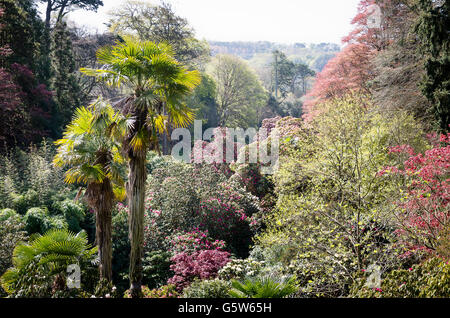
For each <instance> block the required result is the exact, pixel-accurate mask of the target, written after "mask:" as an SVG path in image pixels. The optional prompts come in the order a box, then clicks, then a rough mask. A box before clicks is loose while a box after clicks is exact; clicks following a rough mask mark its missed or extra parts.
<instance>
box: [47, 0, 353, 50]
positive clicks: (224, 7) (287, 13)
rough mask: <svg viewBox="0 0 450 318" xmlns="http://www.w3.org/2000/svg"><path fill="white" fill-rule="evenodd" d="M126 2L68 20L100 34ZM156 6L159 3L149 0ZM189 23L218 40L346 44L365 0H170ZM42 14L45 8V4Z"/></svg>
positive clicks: (108, 0)
mask: <svg viewBox="0 0 450 318" xmlns="http://www.w3.org/2000/svg"><path fill="white" fill-rule="evenodd" d="M123 2H124V0H103V3H104V6H103V7H102V8H100V9H99V10H98V12H97V13H94V12H88V11H83V10H78V11H75V12H73V13H70V14H69V19H70V20H73V21H75V22H76V23H77V24H78V25H86V26H89V27H90V28H93V29H97V30H98V31H100V32H103V31H105V30H106V27H105V26H104V25H103V23H105V22H107V21H108V17H107V12H108V11H110V10H114V8H116V7H118V6H120V4H121V3H123ZM145 2H150V3H153V4H157V3H159V1H156V0H150V1H147V0H145ZM166 2H169V3H171V4H172V5H173V8H174V10H175V12H176V13H177V14H178V15H180V16H182V17H184V18H187V20H188V21H189V23H190V25H191V26H192V27H193V28H194V29H195V31H196V35H197V38H200V39H206V40H213V41H271V42H279V43H295V42H305V43H320V42H333V43H341V39H342V37H344V36H345V35H346V34H347V33H348V32H349V31H350V30H351V29H352V26H351V24H350V21H351V19H352V18H353V17H354V16H355V14H356V11H357V5H358V3H359V2H360V0H167V1H166ZM40 8H41V11H42V12H43V11H44V10H42V9H43V8H44V6H42V5H40Z"/></svg>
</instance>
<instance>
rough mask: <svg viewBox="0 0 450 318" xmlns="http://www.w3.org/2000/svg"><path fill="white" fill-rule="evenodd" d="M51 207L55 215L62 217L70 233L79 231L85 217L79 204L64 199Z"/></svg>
mask: <svg viewBox="0 0 450 318" xmlns="http://www.w3.org/2000/svg"><path fill="white" fill-rule="evenodd" d="M52 207H53V210H54V211H55V213H56V214H60V215H62V216H64V218H65V220H66V222H67V225H68V229H69V230H70V231H72V232H79V231H81V226H80V223H81V222H83V220H84V217H85V211H84V207H83V206H82V205H81V204H78V203H75V202H74V201H73V200H70V199H66V200H64V201H60V202H55V203H53V206H52Z"/></svg>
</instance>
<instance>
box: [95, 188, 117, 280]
mask: <svg viewBox="0 0 450 318" xmlns="http://www.w3.org/2000/svg"><path fill="white" fill-rule="evenodd" d="M101 186H102V188H103V189H102V192H101V193H102V194H103V195H102V196H101V197H100V200H99V207H98V209H97V212H96V213H97V222H96V238H97V244H98V253H99V257H100V279H106V280H108V281H111V280H112V233H111V232H112V215H111V211H112V208H113V200H114V192H113V190H112V186H111V182H110V181H109V180H106V181H105V182H103V183H102V185H101Z"/></svg>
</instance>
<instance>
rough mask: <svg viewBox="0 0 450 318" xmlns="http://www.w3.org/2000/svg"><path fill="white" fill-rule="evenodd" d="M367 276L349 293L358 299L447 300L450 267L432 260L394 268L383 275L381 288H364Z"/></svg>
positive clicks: (434, 258)
mask: <svg viewBox="0 0 450 318" xmlns="http://www.w3.org/2000/svg"><path fill="white" fill-rule="evenodd" d="M367 278H368V275H367V273H366V272H361V273H359V274H358V275H357V280H356V282H355V283H354V284H353V285H352V287H351V290H350V297H359V298H374V297H376V298H381V297H387V298H405V297H408V298H419V297H420V298H438V297H443V298H447V297H448V296H449V295H450V264H449V262H448V260H444V259H441V258H437V257H432V258H430V259H428V260H426V261H424V262H422V263H420V264H416V265H413V266H411V267H410V268H409V269H396V270H393V271H391V272H389V273H386V274H385V277H383V276H382V280H381V288H369V287H366V286H365V285H366V281H367Z"/></svg>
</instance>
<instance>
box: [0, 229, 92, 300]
mask: <svg viewBox="0 0 450 318" xmlns="http://www.w3.org/2000/svg"><path fill="white" fill-rule="evenodd" d="M96 253H97V248H92V247H91V246H90V245H89V243H88V238H87V234H86V232H84V231H82V232H80V233H78V234H74V233H71V232H69V231H67V230H66V229H53V230H49V231H48V232H47V233H45V234H44V235H40V234H35V235H34V236H33V237H32V239H31V240H30V243H29V244H26V243H19V244H18V245H17V246H16V247H15V249H14V253H13V265H14V267H13V268H11V269H9V270H8V271H7V272H6V273H5V274H3V276H2V277H1V283H2V287H3V288H4V289H5V290H6V291H7V292H8V293H9V294H13V295H16V296H21V297H49V296H51V295H52V292H51V287H52V284H53V285H56V286H57V287H58V288H57V289H58V290H63V289H64V288H65V279H64V275H65V273H66V270H67V267H68V266H69V265H71V264H78V265H80V267H81V266H83V265H86V264H89V263H90V262H92V261H93V260H94V258H95V254H96ZM53 287H54V286H53Z"/></svg>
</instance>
